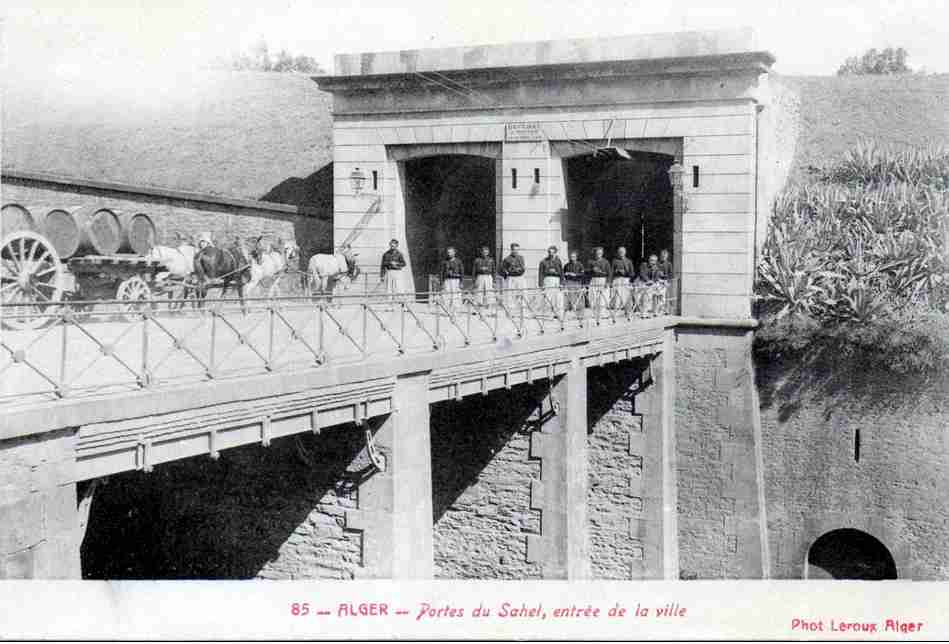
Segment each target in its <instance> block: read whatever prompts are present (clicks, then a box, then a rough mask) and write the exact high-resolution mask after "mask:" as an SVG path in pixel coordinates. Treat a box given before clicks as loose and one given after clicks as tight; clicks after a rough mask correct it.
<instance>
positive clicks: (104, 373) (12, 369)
mask: <svg viewBox="0 0 949 644" xmlns="http://www.w3.org/2000/svg"><path fill="white" fill-rule="evenodd" d="M676 292H677V289H676V284H675V283H674V282H658V283H655V284H651V285H631V286H628V287H622V288H617V289H611V288H609V287H601V288H597V287H588V286H583V287H576V288H551V289H524V290H517V291H515V290H486V291H475V290H470V289H469V290H460V291H457V292H446V291H444V290H440V291H435V292H429V293H403V294H381V293H378V292H373V293H371V294H368V295H367V294H360V295H343V296H332V297H330V296H306V297H267V298H250V299H245V300H244V302H243V303H241V302H240V301H238V300H236V299H214V300H212V299H207V300H204V301H203V302H200V303H199V302H197V301H195V300H194V299H188V300H174V299H169V300H156V301H150V302H134V303H130V302H128V301H95V302H77V301H64V302H50V303H48V304H46V305H44V306H43V307H38V306H35V305H34V306H31V307H29V309H28V310H24V307H18V306H0V320H2V321H3V322H4V323H6V322H10V324H9V325H8V327H9V328H5V329H4V330H3V333H2V336H0V406H3V407H11V406H20V405H28V404H32V403H33V402H36V401H38V400H55V399H63V398H73V397H79V396H86V395H92V394H108V393H112V392H119V391H130V390H141V389H145V390H148V389H155V388H159V387H163V386H168V385H173V384H174V385H180V384H186V383H199V382H206V381H211V380H220V379H226V378H230V377H236V376H244V375H253V374H257V373H269V372H286V371H292V370H296V369H305V368H314V367H320V366H322V365H326V364H344V363H348V362H359V361H365V360H368V359H373V358H385V357H386V356H390V357H398V356H402V355H406V354H417V353H420V352H432V351H443V350H446V349H452V348H463V347H469V346H477V345H488V344H491V343H494V342H497V341H498V340H499V339H501V338H505V337H506V338H510V339H512V340H513V339H518V338H524V337H531V336H537V335H541V334H549V333H557V332H563V331H566V330H575V329H578V328H587V327H590V326H596V325H604V324H621V323H631V322H635V321H637V320H639V319H641V318H644V317H654V316H661V315H667V314H673V313H675V312H676V310H677V306H676V298H675V293H676Z"/></svg>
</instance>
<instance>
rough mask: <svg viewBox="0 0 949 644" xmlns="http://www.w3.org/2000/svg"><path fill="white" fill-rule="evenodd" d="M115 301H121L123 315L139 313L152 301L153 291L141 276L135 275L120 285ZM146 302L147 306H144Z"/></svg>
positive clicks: (120, 309)
mask: <svg viewBox="0 0 949 644" xmlns="http://www.w3.org/2000/svg"><path fill="white" fill-rule="evenodd" d="M115 299H117V300H121V304H119V311H120V312H122V313H137V312H139V311H141V310H143V309H144V308H145V307H146V306H148V304H147V303H149V302H151V300H152V289H151V288H149V286H148V282H146V281H145V280H144V279H143V278H142V277H141V276H139V275H133V276H132V277H130V278H128V279H127V280H123V281H122V282H121V283H120V284H119V288H118V289H116V291H115ZM143 302H145V303H146V304H143Z"/></svg>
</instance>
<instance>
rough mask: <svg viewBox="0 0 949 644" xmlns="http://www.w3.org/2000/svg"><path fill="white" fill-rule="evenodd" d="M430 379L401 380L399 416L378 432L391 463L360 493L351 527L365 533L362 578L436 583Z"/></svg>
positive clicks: (420, 376) (348, 516)
mask: <svg viewBox="0 0 949 644" xmlns="http://www.w3.org/2000/svg"><path fill="white" fill-rule="evenodd" d="M428 381H429V374H428V373H427V372H426V373H423V374H412V375H408V376H402V377H399V379H398V380H397V382H396V388H395V396H394V400H395V405H396V412H395V413H393V414H390V415H389V416H388V417H387V418H386V419H385V420H384V421H383V422H382V425H381V426H380V427H379V429H378V430H377V431H376V432H375V436H374V440H375V444H376V448H377V449H378V451H379V453H380V454H381V455H382V457H383V458H384V460H385V462H386V469H385V471H384V472H379V473H377V474H375V475H374V476H372V477H371V478H369V479H368V480H367V481H365V482H364V483H363V484H362V485H361V486H360V487H359V496H358V509H357V510H353V511H349V512H347V513H346V527H347V529H351V530H358V531H361V532H362V539H363V543H362V551H363V570H362V573H361V574H360V576H361V577H368V578H375V579H432V578H433V577H434V565H435V564H434V546H433V516H432V454H431V433H430V430H429V403H428V389H429V382H428Z"/></svg>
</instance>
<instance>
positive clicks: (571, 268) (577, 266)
mask: <svg viewBox="0 0 949 644" xmlns="http://www.w3.org/2000/svg"><path fill="white" fill-rule="evenodd" d="M584 272H585V271H584V270H583V264H581V263H580V262H574V261H570V262H567V263H566V264H565V265H564V267H563V276H564V278H565V279H566V280H567V282H582V281H583V275H584Z"/></svg>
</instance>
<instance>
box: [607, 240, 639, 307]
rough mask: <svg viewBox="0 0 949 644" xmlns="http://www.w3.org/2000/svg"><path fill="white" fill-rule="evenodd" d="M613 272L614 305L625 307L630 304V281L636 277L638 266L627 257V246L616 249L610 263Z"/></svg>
mask: <svg viewBox="0 0 949 644" xmlns="http://www.w3.org/2000/svg"><path fill="white" fill-rule="evenodd" d="M610 269H611V270H612V273H613V282H612V287H613V306H614V307H615V308H623V309H625V308H626V307H627V306H628V305H629V285H630V281H631V280H632V279H633V278H634V277H636V267H635V266H634V265H633V262H632V260H630V259H629V258H628V257H626V247H625V246H620V247H619V248H617V249H616V257H614V258H613V262H612V263H611V264H610Z"/></svg>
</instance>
